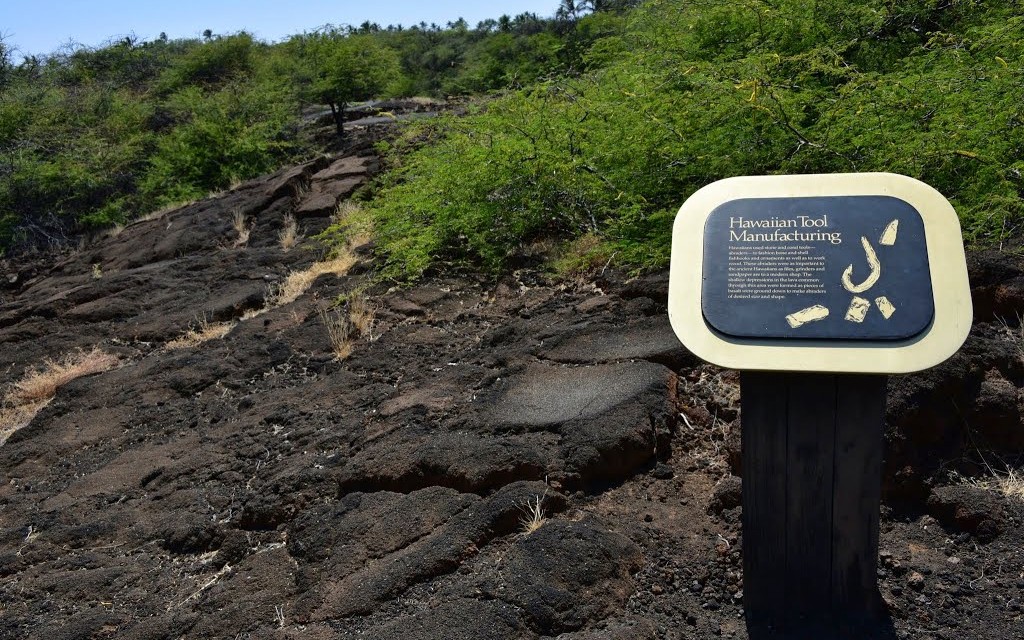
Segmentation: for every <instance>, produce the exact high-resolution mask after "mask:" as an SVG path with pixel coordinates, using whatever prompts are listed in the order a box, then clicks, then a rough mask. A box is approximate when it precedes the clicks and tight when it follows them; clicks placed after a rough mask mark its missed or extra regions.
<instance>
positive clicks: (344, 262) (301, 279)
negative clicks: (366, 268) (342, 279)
mask: <svg viewBox="0 0 1024 640" xmlns="http://www.w3.org/2000/svg"><path fill="white" fill-rule="evenodd" d="M355 263H356V255H355V254H354V253H352V252H351V251H350V250H347V249H345V250H342V251H341V252H339V253H338V255H336V256H335V257H333V258H331V259H330V260H325V261H323V262H314V263H313V264H312V265H310V266H309V268H307V269H303V270H302V271H292V272H291V273H289V274H288V277H286V278H285V279H284V282H282V283H281V284H280V285H279V286H278V287H276V288H274V289H273V290H272V291H271V292H270V295H269V296H268V297H267V309H273V308H274V307H280V306H281V305H285V304H289V303H291V302H295V301H296V300H298V299H299V296H301V295H302V294H303V293H305V292H306V291H307V290H309V288H310V287H311V286H313V283H314V282H315V281H316V279H317V278H319V277H320V276H322V275H325V274H328V273H333V274H334V275H337V276H343V275H345V274H346V273H348V270H349V269H351V268H352V267H353V266H354V265H355Z"/></svg>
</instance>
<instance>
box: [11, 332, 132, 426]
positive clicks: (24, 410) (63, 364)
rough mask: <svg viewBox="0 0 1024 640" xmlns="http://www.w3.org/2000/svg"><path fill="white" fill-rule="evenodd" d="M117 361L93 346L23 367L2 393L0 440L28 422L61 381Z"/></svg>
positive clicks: (69, 380)
mask: <svg viewBox="0 0 1024 640" xmlns="http://www.w3.org/2000/svg"><path fill="white" fill-rule="evenodd" d="M118 362H119V361H118V359H117V357H116V356H114V355H111V354H109V353H106V352H104V351H103V350H101V349H99V348H93V349H92V350H91V351H83V350H79V351H76V352H74V353H69V354H67V355H65V356H64V357H63V358H61V359H59V360H50V359H46V360H44V361H43V365H42V366H41V367H40V368H37V369H32V370H29V371H27V372H26V373H25V375H24V376H22V378H21V380H18V381H17V382H15V383H14V384H13V385H11V387H10V388H9V389H8V390H7V392H6V393H5V394H4V398H3V403H2V405H0V444H3V443H4V442H6V441H7V438H9V437H10V436H11V434H12V433H14V432H15V431H17V430H18V429H21V428H22V427H24V426H25V425H27V424H28V423H29V422H31V421H32V418H33V417H35V415H36V414H37V413H38V412H39V410H40V409H42V408H43V407H45V406H46V404H47V403H48V402H49V401H50V400H51V399H53V396H54V395H55V394H56V393H57V389H58V388H60V387H61V386H62V385H65V384H67V383H68V382H71V381H72V380H74V379H75V378H81V377H82V376H87V375H89V374H92V373H100V372H102V371H108V370H110V369H113V368H114V367H116V366H117V364H118Z"/></svg>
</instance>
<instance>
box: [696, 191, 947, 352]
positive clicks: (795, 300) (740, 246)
mask: <svg viewBox="0 0 1024 640" xmlns="http://www.w3.org/2000/svg"><path fill="white" fill-rule="evenodd" d="M823 179H825V178H823ZM703 270H704V271H703V285H702V290H701V309H702V311H703V314H704V319H705V320H706V321H707V323H708V324H709V325H710V326H711V327H712V328H714V329H715V330H717V331H719V332H721V333H724V334H726V335H729V336H733V337H736V338H797V339H799V338H815V339H828V340H903V339H906V338H911V337H913V336H915V335H917V334H919V333H921V332H922V331H924V330H925V329H927V328H928V326H929V324H931V321H932V317H933V316H934V314H935V308H934V303H933V299H932V282H931V275H930V272H929V268H928V251H927V247H926V245H925V232H924V221H923V220H922V219H921V214H919V213H918V212H917V210H916V209H914V207H912V206H911V205H909V204H908V203H906V202H904V201H903V200H900V199H898V198H893V197H889V196H832V197H813V198H745V199H740V200H732V201H729V202H726V203H724V204H722V205H720V206H718V207H717V208H716V209H715V210H713V211H712V212H711V214H710V216H709V217H708V220H707V223H706V224H705V227H704V264H703Z"/></svg>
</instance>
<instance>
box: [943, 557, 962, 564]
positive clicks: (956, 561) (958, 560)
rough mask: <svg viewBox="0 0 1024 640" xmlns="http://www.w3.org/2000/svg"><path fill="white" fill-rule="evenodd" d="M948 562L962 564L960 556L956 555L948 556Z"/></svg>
mask: <svg viewBox="0 0 1024 640" xmlns="http://www.w3.org/2000/svg"><path fill="white" fill-rule="evenodd" d="M946 562H948V563H949V564H960V558H958V557H956V556H950V557H949V558H948V559H947V560H946Z"/></svg>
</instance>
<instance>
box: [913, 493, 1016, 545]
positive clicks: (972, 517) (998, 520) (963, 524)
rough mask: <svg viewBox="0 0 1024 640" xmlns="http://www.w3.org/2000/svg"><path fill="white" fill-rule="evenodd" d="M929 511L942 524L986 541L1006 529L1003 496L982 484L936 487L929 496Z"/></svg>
mask: <svg viewBox="0 0 1024 640" xmlns="http://www.w3.org/2000/svg"><path fill="white" fill-rule="evenodd" d="M928 513H930V514H931V515H932V516H933V517H934V518H935V519H936V520H938V521H939V522H940V523H942V525H943V526H945V527H947V528H951V529H955V530H960V531H965V532H967V533H970V534H972V535H974V536H975V537H976V538H978V539H979V540H981V541H983V542H988V541H991V540H993V539H994V538H996V537H997V536H998V535H999V534H1000V533H1001V532H1002V530H1003V526H1004V516H1003V505H1002V501H1001V499H1000V498H999V497H998V496H997V495H996V494H995V493H993V492H992V491H988V490H985V489H981V488H979V487H969V486H953V487H937V488H935V489H933V490H932V493H931V496H930V497H929V498H928Z"/></svg>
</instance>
